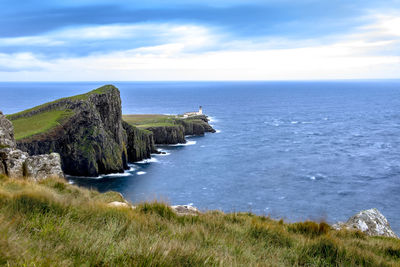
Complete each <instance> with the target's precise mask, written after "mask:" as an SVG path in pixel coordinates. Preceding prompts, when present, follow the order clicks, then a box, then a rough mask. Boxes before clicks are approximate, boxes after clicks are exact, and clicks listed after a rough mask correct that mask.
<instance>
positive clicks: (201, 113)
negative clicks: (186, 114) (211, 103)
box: [197, 106, 203, 115]
mask: <svg viewBox="0 0 400 267" xmlns="http://www.w3.org/2000/svg"><path fill="white" fill-rule="evenodd" d="M197 115H203V107H202V106H200V107H199V112H197Z"/></svg>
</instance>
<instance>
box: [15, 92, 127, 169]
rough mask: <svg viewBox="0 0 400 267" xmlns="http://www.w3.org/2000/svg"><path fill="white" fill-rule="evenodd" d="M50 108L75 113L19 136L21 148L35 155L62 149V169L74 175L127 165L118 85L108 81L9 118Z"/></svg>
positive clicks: (30, 114)
mask: <svg viewBox="0 0 400 267" xmlns="http://www.w3.org/2000/svg"><path fill="white" fill-rule="evenodd" d="M51 110H70V111H72V114H73V115H71V116H70V117H68V118H67V119H66V120H65V121H64V122H63V123H62V124H60V125H59V126H57V127H55V128H53V129H52V130H50V131H47V132H45V133H41V134H36V135H34V136H31V137H28V138H24V139H22V140H18V142H17V146H18V148H20V149H21V150H23V151H26V152H28V153H29V154H32V155H38V154H44V153H50V152H57V153H59V154H60V155H61V162H62V169H63V170H64V172H65V173H66V174H69V175H74V176H98V175H99V174H107V173H116V172H123V171H124V169H127V168H128V164H127V161H128V155H127V148H126V143H125V142H126V140H127V136H126V133H125V130H124V129H123V126H122V112H121V98H120V93H119V90H118V89H117V88H116V87H114V86H112V85H106V86H103V87H101V88H98V89H96V90H93V91H91V92H89V93H87V94H84V95H78V96H74V97H69V98H63V99H60V100H57V101H54V102H51V103H47V104H44V105H41V106H39V107H36V108H34V109H31V110H27V111H25V112H21V113H17V114H14V115H11V116H10V118H11V120H16V119H18V118H19V117H24V118H26V117H30V116H33V115H35V114H38V113H41V112H46V111H51Z"/></svg>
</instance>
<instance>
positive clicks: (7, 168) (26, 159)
mask: <svg viewBox="0 0 400 267" xmlns="http://www.w3.org/2000/svg"><path fill="white" fill-rule="evenodd" d="M13 131H14V128H13V125H12V123H11V122H10V121H9V120H8V119H7V118H6V117H5V116H4V115H3V114H2V113H1V112H0V174H3V175H7V176H8V177H10V178H23V177H27V178H31V179H35V180H39V179H44V178H47V177H64V174H63V172H62V170H61V160H60V155H59V154H57V153H52V154H46V155H38V156H29V154H28V153H26V152H23V151H21V150H19V149H16V148H15V147H16V143H15V139H14V132H13Z"/></svg>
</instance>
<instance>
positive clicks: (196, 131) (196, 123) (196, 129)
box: [123, 114, 215, 144]
mask: <svg viewBox="0 0 400 267" xmlns="http://www.w3.org/2000/svg"><path fill="white" fill-rule="evenodd" d="M123 119H124V120H125V121H126V122H127V123H128V124H130V125H132V126H135V127H139V128H141V129H146V130H148V131H151V132H152V133H153V139H154V142H155V144H178V143H186V138H185V136H187V135H197V136H202V135H204V134H205V133H207V132H211V133H214V132H215V130H214V129H213V128H212V127H211V125H209V124H208V118H207V116H205V115H198V116H191V117H188V118H183V117H179V116H172V115H157V114H154V115H124V116H123Z"/></svg>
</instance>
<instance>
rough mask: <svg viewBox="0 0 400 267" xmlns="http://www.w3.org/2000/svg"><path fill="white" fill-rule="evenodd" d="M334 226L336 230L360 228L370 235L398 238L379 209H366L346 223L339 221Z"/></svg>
mask: <svg viewBox="0 0 400 267" xmlns="http://www.w3.org/2000/svg"><path fill="white" fill-rule="evenodd" d="M332 227H333V228H334V229H336V230H340V229H343V228H345V229H348V230H352V229H354V230H360V231H361V232H363V233H365V234H367V235H369V236H386V237H394V238H398V237H397V235H396V234H395V233H394V232H393V230H392V228H391V227H390V224H389V222H388V221H387V219H386V218H385V216H383V215H382V213H380V212H379V210H377V209H369V210H364V211H361V212H359V213H357V214H356V215H354V216H353V217H351V218H350V219H349V220H348V221H347V222H346V223H343V222H338V223H336V224H334V225H332Z"/></svg>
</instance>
